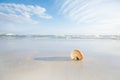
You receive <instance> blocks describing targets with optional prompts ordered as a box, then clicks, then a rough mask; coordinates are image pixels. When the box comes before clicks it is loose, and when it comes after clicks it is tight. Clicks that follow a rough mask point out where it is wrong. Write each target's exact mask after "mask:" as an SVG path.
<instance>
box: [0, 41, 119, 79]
mask: <svg viewBox="0 0 120 80" xmlns="http://www.w3.org/2000/svg"><path fill="white" fill-rule="evenodd" d="M72 42H73V41H72ZM13 43H14V44H13ZM13 43H12V42H10V43H7V45H5V44H3V43H1V44H2V46H4V48H5V49H3V50H1V52H0V80H120V76H119V75H120V56H116V55H108V54H107V55H99V54H97V55H95V54H88V51H89V50H90V49H88V48H87V49H88V51H83V53H84V59H83V60H82V61H72V60H71V59H70V50H71V49H72V48H73V47H75V46H74V45H73V46H72V48H70V49H68V48H64V49H63V46H61V45H60V44H61V43H59V45H60V46H61V47H59V48H57V50H55V51H53V49H54V48H55V47H53V46H52V47H51V48H50V46H51V44H53V43H51V42H50V43H45V44H47V45H46V46H48V47H49V48H50V49H49V48H48V47H45V45H40V46H41V47H40V46H39V47H38V48H42V49H40V50H39V51H37V50H38V48H37V49H36V47H35V46H32V47H35V48H31V49H32V50H31V49H30V47H29V49H28V48H25V47H23V46H19V47H17V46H18V45H17V44H18V42H16V43H17V44H16V43H15V42H13ZM26 44H27V43H26ZM41 44H42V42H41ZM54 44H55V43H54ZM57 44H58V43H57ZM72 44H73V43H72ZM80 44H81V43H80ZM9 45H10V47H12V48H11V49H9V48H10V47H9ZM14 45H15V47H14ZM34 45H36V44H35V43H34ZM67 45H68V43H67ZM28 46H29V45H28ZM68 46H70V45H68ZM68 46H64V47H68ZM78 47H80V46H78ZM1 48H2V47H1ZM84 48H85V47H84ZM116 48H117V47H116ZM24 49H25V50H24ZM51 49H52V50H51ZM82 49H83V48H82ZM96 49H97V47H96ZM42 50H43V51H42ZM61 50H63V51H61ZM83 50H84V49H83ZM71 51H72V50H71ZM93 52H94V51H93ZM99 52H100V51H99ZM43 53H44V54H43ZM52 53H53V54H52ZM90 53H92V51H91V52H90ZM94 53H95V52H94Z"/></svg>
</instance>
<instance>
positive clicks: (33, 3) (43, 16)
mask: <svg viewBox="0 0 120 80" xmlns="http://www.w3.org/2000/svg"><path fill="white" fill-rule="evenodd" d="M0 33H14V34H117V35H118V34H120V0H0Z"/></svg>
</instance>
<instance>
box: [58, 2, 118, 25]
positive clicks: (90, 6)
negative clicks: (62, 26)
mask: <svg viewBox="0 0 120 80" xmlns="http://www.w3.org/2000/svg"><path fill="white" fill-rule="evenodd" d="M117 4H118V3H117ZM119 7H120V6H119V5H116V3H115V2H114V3H113V1H110V0H66V1H64V3H62V4H61V8H60V11H61V12H60V13H62V14H63V15H64V16H67V17H69V18H71V19H72V20H74V21H75V22H76V23H78V24H81V23H95V24H101V23H104V24H120V23H119V22H120V16H119V14H120V9H119Z"/></svg>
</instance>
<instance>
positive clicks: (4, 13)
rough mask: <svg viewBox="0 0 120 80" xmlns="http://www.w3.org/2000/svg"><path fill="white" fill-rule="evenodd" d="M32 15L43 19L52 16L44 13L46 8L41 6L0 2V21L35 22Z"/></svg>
mask: <svg viewBox="0 0 120 80" xmlns="http://www.w3.org/2000/svg"><path fill="white" fill-rule="evenodd" d="M34 16H36V17H38V18H43V19H51V18H52V16H50V15H48V14H47V13H46V9H45V8H43V7H41V6H33V5H24V4H14V3H0V20H1V21H10V22H19V23H23V22H24V23H26V22H27V23H37V22H38V21H37V20H35V19H33V17H34Z"/></svg>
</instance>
